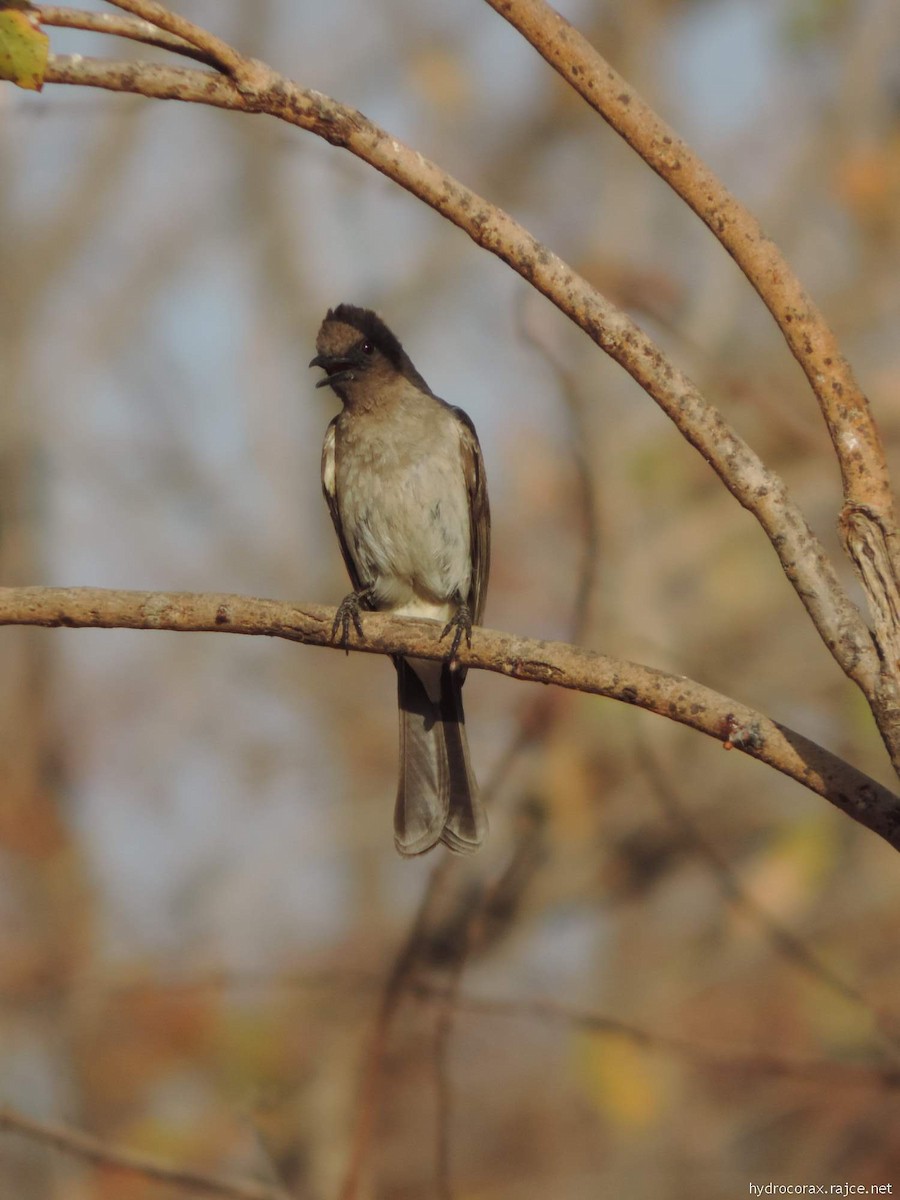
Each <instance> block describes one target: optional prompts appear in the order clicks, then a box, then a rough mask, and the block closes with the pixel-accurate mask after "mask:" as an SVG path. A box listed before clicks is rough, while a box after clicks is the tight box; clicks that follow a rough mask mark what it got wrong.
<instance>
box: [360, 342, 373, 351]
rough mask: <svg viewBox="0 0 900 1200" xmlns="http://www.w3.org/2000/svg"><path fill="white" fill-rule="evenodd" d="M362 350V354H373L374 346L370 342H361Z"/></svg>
mask: <svg viewBox="0 0 900 1200" xmlns="http://www.w3.org/2000/svg"><path fill="white" fill-rule="evenodd" d="M362 352H363V354H374V353H375V347H374V346H373V345H372V343H371V342H363V344H362Z"/></svg>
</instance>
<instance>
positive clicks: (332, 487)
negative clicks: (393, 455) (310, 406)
mask: <svg viewBox="0 0 900 1200" xmlns="http://www.w3.org/2000/svg"><path fill="white" fill-rule="evenodd" d="M337 422H338V418H337V417H334V419H333V420H332V421H331V423H330V424H329V426H328V429H327V430H326V432H325V444H324V445H323V446H322V491H323V492H324V494H325V503H326V504H327V505H328V511H329V512H330V513H331V520H332V522H333V524H334V530H335V533H336V534H337V536H338V542H339V543H340V547H341V554H342V555H343V557H344V564H345V565H346V567H347V574H348V575H349V576H350V582H351V583H352V584H353V590H354V592H361V591H362V590H363V587H364V586H365V585H364V584H363V582H362V581H361V579H360V577H359V572H358V571H357V569H356V564H355V563H354V561H353V559H352V558H351V557H350V550H349V549H348V546H347V539H346V538H345V537H344V527H343V525H342V524H341V510H340V508H339V506H338V498H337V467H336V463H335V437H336V435H337ZM367 607H368V606H367Z"/></svg>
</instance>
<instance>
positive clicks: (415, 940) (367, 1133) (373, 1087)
mask: <svg viewBox="0 0 900 1200" xmlns="http://www.w3.org/2000/svg"><path fill="white" fill-rule="evenodd" d="M455 861H456V860H454V859H452V858H450V857H449V856H445V857H444V858H443V859H441V861H440V862H439V863H438V865H437V866H436V867H435V869H434V870H433V871H432V872H431V875H430V877H429V879H428V886H427V888H426V889H425V892H424V894H423V896H422V899H421V901H420V902H419V907H418V909H417V911H416V915H415V917H414V918H413V922H412V925H411V927H410V930H409V933H408V934H407V935H406V939H405V941H404V942H403V944H402V945H401V947H400V949H399V950H398V951H397V953H396V955H395V956H394V961H393V963H392V964H391V968H390V971H389V972H388V975H387V978H386V980H385V982H384V984H383V986H382V991H381V1000H380V1003H379V1005H378V1012H377V1014H376V1017H375V1025H374V1028H373V1030H372V1033H371V1036H370V1039H369V1046H368V1051H367V1054H366V1064H365V1068H364V1072H363V1081H362V1085H361V1087H360V1096H359V1109H358V1113H357V1118H356V1126H355V1129H354V1132H353V1139H352V1143H351V1148H350V1159H349V1162H348V1164H347V1171H346V1174H345V1176H344V1181H343V1183H342V1184H341V1190H340V1200H355V1197H356V1196H357V1195H358V1194H359V1189H360V1184H361V1182H362V1176H363V1171H364V1169H365V1165H366V1160H367V1158H368V1153H369V1148H370V1146H371V1144H372V1135H373V1134H374V1132H375V1117H376V1112H377V1110H378V1107H379V1104H380V1101H381V1081H382V1077H383V1074H384V1059H385V1054H386V1053H387V1046H388V1038H389V1036H390V1031H391V1025H392V1023H393V1020H394V1017H395V1016H396V1015H397V1012H398V1010H399V1008H400V1005H401V1003H402V1002H403V997H404V995H405V994H406V993H407V989H408V987H409V982H410V979H411V977H412V973H413V971H414V970H415V968H416V966H417V965H418V962H419V958H420V956H421V954H422V949H423V945H424V943H425V942H426V940H427V937H428V929H429V924H430V918H431V915H432V909H433V905H434V904H435V902H436V901H437V900H438V899H439V898H440V895H441V893H442V891H443V887H444V884H445V883H446V882H447V879H448V877H449V876H450V875H451V874H452V872H453V869H454V866H453V864H454V862H455Z"/></svg>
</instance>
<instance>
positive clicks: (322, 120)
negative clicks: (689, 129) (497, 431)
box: [45, 43, 880, 696]
mask: <svg viewBox="0 0 900 1200" xmlns="http://www.w3.org/2000/svg"><path fill="white" fill-rule="evenodd" d="M195 44H196V43H195ZM231 75H232V77H231V78H229V77H227V76H224V75H219V74H216V73H213V72H210V71H201V70H195V69H186V68H184V67H168V66H161V65H160V64H157V63H138V62H125V63H122V62H112V61H107V60H101V59H93V58H83V57H81V56H75V57H73V56H65V55H51V56H50V61H49V63H48V67H47V71H46V76H45V78H46V81H47V82H48V83H65V84H75V85H82V86H87V87H100V88H107V89H109V90H111V91H119V92H132V93H138V94H140V95H144V96H148V97H152V98H156V99H162V100H182V101H186V102H189V103H197V104H209V105H213V106H215V107H218V108H228V109H234V110H237V111H241V112H250V113H268V114H269V115H271V116H274V117H277V118H279V119H280V120H283V121H286V122H288V123H290V124H292V125H296V126H298V127H299V128H301V129H306V130H308V131H310V132H312V133H314V134H316V135H318V136H319V137H322V138H324V139H325V140H326V141H328V142H330V143H331V144H332V145H335V146H340V147H343V148H344V149H346V150H348V151H350V153H352V154H354V155H356V156H357V157H358V158H360V159H362V160H363V161H364V162H367V163H369V165H370V166H372V167H374V168H375V169H376V170H377V171H380V172H381V173H382V174H384V175H386V176H387V177H388V178H389V179H392V180H393V181H394V182H395V183H397V184H399V185H400V186H401V187H403V188H405V189H406V190H407V191H408V192H410V193H411V194H412V195H414V196H416V197H417V198H418V199H420V200H422V201H424V202H425V203H426V204H428V205H429V206H430V207H432V208H433V209H435V211H437V212H439V213H440V214H441V215H442V216H444V217H446V218H447V220H449V221H452V222H453V224H455V225H456V226H458V227H459V228H460V229H462V230H463V231H464V232H465V233H467V234H468V235H469V237H471V238H472V240H473V241H474V242H476V243H477V244H478V245H479V246H481V247H483V248H484V249H485V250H488V251H489V252H490V253H491V254H495V255H496V256H497V257H498V258H500V259H502V261H503V262H505V263H507V264H508V265H509V266H510V267H512V269H513V270H515V271H516V272H517V273H518V274H519V275H521V276H522V277H523V278H524V279H525V280H527V281H528V282H529V283H530V284H531V285H532V286H533V287H535V288H536V289H537V290H538V291H540V292H541V293H543V295H545V296H546V297H547V298H548V299H549V300H550V301H551V302H552V303H553V304H555V305H556V307H557V308H559V309H560V311H561V312H563V313H565V315H566V316H568V317H569V318H571V320H572V321H574V322H575V324H577V325H578V326H579V327H580V328H581V329H583V330H584V331H585V332H586V333H587V334H588V335H589V336H590V337H591V338H592V340H593V341H594V342H595V343H596V344H597V345H598V346H600V348H601V349H603V350H604V351H605V352H606V353H607V354H609V355H610V357H612V358H613V359H614V360H615V361H616V362H617V363H619V365H620V366H622V367H623V368H624V369H625V370H626V371H627V372H628V373H629V375H631V376H632V378H633V379H635V380H636V382H637V383H639V384H640V386H641V387H642V388H644V389H645V390H646V391H647V393H648V394H649V395H650V396H652V398H653V399H654V400H655V401H656V402H657V403H658V404H659V405H660V407H661V408H662V409H663V410H664V411H665V413H666V414H667V416H669V417H670V419H671V420H672V421H673V422H674V424H675V425H676V426H677V428H678V429H679V431H680V432H681V433H682V435H683V436H684V437H685V438H686V439H687V440H688V441H689V442H690V443H691V445H693V446H694V447H695V448H696V449H697V450H698V451H699V452H700V454H702V456H703V457H704V458H705V459H706V461H707V462H708V463H709V464H710V465H711V466H712V468H713V469H714V470H715V471H716V473H717V474H718V475H719V477H720V479H721V480H722V482H723V483H724V484H725V486H726V487H727V488H728V489H729V491H730V492H731V493H732V495H734V496H735V498H736V499H737V500H738V501H739V503H741V504H742V505H743V506H744V507H745V508H746V509H747V510H748V511H749V512H751V513H753V515H754V516H755V517H756V519H757V520H758V521H759V523H760V524H761V526H762V527H763V529H764V530H765V532H766V534H767V536H768V537H769V540H770V541H771V543H772V546H773V547H774V549H775V551H776V553H777V554H778V557H779V559H780V561H781V565H782V568H783V570H784V572H785V574H786V576H787V578H788V579H789V581H790V582H791V584H792V585H793V587H794V589H795V591H796V592H797V595H798V596H799V597H800V600H801V601H802V603H803V605H804V606H805V608H806V610H807V612H808V613H809V615H810V617H811V619H812V621H813V623H814V625H815V627H816V629H817V630H818V631H819V634H820V636H821V637H822V639H823V641H824V642H825V644H826V646H827V647H828V649H829V650H830V651H831V653H832V654H833V655H834V657H835V659H836V661H837V662H838V664H839V665H840V667H841V669H842V670H843V671H844V672H845V673H846V674H847V675H848V676H849V677H850V678H851V679H853V680H854V681H855V682H856V683H857V684H858V685H859V686H860V687H861V688H862V689H863V691H864V692H865V693H866V695H867V696H870V695H871V694H872V693H873V691H874V690H875V687H876V682H877V679H878V676H879V670H880V664H879V661H878V655H877V653H876V650H875V647H874V645H873V643H872V639H871V636H870V634H869V630H868V629H867V627H866V625H865V622H864V621H863V620H862V618H861V616H860V614H859V612H858V611H857V609H856V608H855V606H854V605H853V604H852V603H851V602H850V600H849V598H848V597H847V595H846V593H845V591H844V589H843V587H842V586H841V583H840V581H839V579H838V577H837V573H836V572H835V570H834V567H833V565H832V564H831V562H830V561H829V559H828V556H827V555H826V554H825V552H824V550H823V548H822V546H821V544H820V543H819V541H818V539H817V538H816V537H815V535H814V534H813V532H812V530H811V529H810V528H809V525H808V524H807V522H806V519H805V517H804V516H803V513H802V512H801V510H800V508H799V507H798V506H797V505H796V503H795V502H794V501H793V499H792V498H791V496H790V494H789V492H788V490H787V487H786V486H785V484H784V482H783V480H782V479H781V478H780V477H779V476H778V475H777V474H776V473H775V472H773V471H770V470H769V469H768V468H767V467H766V465H765V464H764V463H763V462H762V460H761V459H760V458H759V456H758V455H756V454H755V453H754V452H753V450H752V449H751V448H750V447H749V446H748V445H747V444H746V442H744V441H743V439H742V438H740V437H739V436H738V434H737V433H736V431H735V430H733V429H732V428H731V427H730V426H729V425H728V423H727V422H726V421H725V419H724V418H723V417H722V415H721V413H719V412H718V411H717V409H716V408H715V407H714V406H713V405H711V404H710V403H709V402H708V401H707V400H706V399H705V398H704V397H703V396H702V394H701V393H700V392H699V391H698V389H697V387H696V386H695V385H694V383H693V382H692V381H691V380H690V379H689V378H688V377H687V376H686V375H685V374H684V373H683V372H681V371H679V370H678V369H677V368H676V367H675V366H674V365H673V364H672V363H671V362H670V361H669V360H668V359H667V358H666V357H665V355H664V354H663V353H662V351H661V350H660V349H659V348H658V347H657V346H656V345H655V344H654V343H653V342H652V341H651V339H650V338H648V337H647V336H646V334H645V333H643V331H642V330H641V329H640V328H639V327H638V326H637V325H636V324H635V323H634V322H633V321H632V320H631V319H630V318H629V317H628V316H627V315H626V314H625V313H623V312H621V311H620V310H619V309H617V308H616V307H615V305H613V304H611V303H610V302H609V301H608V300H607V299H606V298H605V297H604V296H602V295H601V294H600V293H599V292H597V291H596V290H595V289H594V288H593V287H591V285H590V284H589V283H588V282H587V280H585V279H583V278H582V277H581V276H580V275H578V274H577V273H576V272H575V271H573V270H572V269H571V268H570V267H569V266H568V265H567V264H566V263H565V262H563V260H562V259H560V258H559V257H558V256H557V255H555V254H553V253H552V252H551V251H550V250H548V249H547V247H546V246H544V245H543V244H542V243H540V242H539V241H538V240H537V239H536V238H535V237H533V236H532V235H531V234H530V233H529V232H528V231H527V230H526V229H525V228H524V227H523V226H522V225H520V224H519V223H518V222H517V221H515V220H514V219H513V218H512V217H511V216H510V215H509V214H508V213H506V212H504V211H503V210H502V209H500V208H497V207H496V206H494V205H492V204H490V203H489V202H488V201H487V200H485V199H484V198H483V197H481V196H479V195H477V194H476V193H475V192H473V191H471V190H470V189H469V188H466V187H465V186H464V185H463V184H461V183H460V182H459V181H458V180H456V179H454V178H453V177H452V176H451V175H448V174H447V173H446V172H445V171H443V170H442V169H441V168H440V167H439V166H437V164H435V163H433V162H431V161H429V160H428V159H426V158H424V157H423V156H422V155H421V154H419V153H418V152H417V151H415V150H413V149H412V148H411V147H409V146H406V145H404V144H403V143H402V142H400V141H398V140H397V139H396V138H393V137H391V136H390V134H388V133H386V132H385V131H384V130H383V129H380V128H379V127H378V126H377V125H375V124H373V123H372V122H371V121H369V120H368V119H367V118H366V117H364V116H363V114H362V113H360V112H357V111H356V110H355V109H352V108H347V107H345V106H343V105H341V104H338V103H337V102H336V101H335V100H332V99H331V98H329V97H328V96H324V95H322V93H321V92H316V91H312V90H310V89H304V88H301V87H300V86H299V85H297V84H296V83H293V82H291V81H290V80H288V79H285V78H284V77H283V76H281V75H278V74H277V73H276V72H275V71H273V70H272V69H271V68H270V67H268V66H266V65H265V64H264V63H260V62H258V61H256V60H255V59H244V60H242V64H241V66H240V67H239V68H234V69H232V71H231Z"/></svg>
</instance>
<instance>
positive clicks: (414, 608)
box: [309, 304, 491, 855]
mask: <svg viewBox="0 0 900 1200" xmlns="http://www.w3.org/2000/svg"><path fill="white" fill-rule="evenodd" d="M309 365H310V366H311V367H313V366H315V367H322V368H323V369H324V370H325V372H326V375H325V378H324V379H320V380H319V382H318V383H317V384H316V387H326V386H327V387H330V388H332V389H333V391H334V392H335V393H336V394H337V396H338V398H339V399H340V401H341V404H342V406H343V407H342V410H341V412H339V413H338V415H337V416H336V417H335V418H334V420H333V421H332V422H331V424H330V425H329V426H328V431H327V433H326V434H325V445H324V447H323V450H322V488H323V491H324V492H325V499H326V501H327V503H328V509H329V511H330V513H331V519H332V521H333V522H334V527H335V530H336V531H337V535H338V540H339V542H340V546H341V553H342V554H343V556H344V562H345V563H346V565H347V571H348V572H349V575H350V579H351V581H352V583H353V592H352V593H351V594H350V595H349V596H347V597H346V598H345V599H344V601H343V603H342V604H341V606H340V608H339V609H338V617H337V620H336V621H335V636H336V634H337V630H338V629H339V628H341V627H342V629H343V639H344V641H345V642H346V639H347V636H348V633H349V625H350V622H351V620H352V621H353V622H354V624H355V626H356V628H357V631H358V632H360V633H361V629H360V626H359V609H360V607H364V608H368V609H375V610H378V611H380V612H390V613H396V614H397V615H398V616H409V617H430V618H432V619H437V620H439V621H442V622H444V630H443V634H442V636H446V635H447V634H448V633H450V632H451V631H452V633H453V638H452V642H451V646H450V653H449V655H448V661H446V662H443V663H440V662H430V661H428V660H426V659H416V658H402V657H400V656H397V657H395V658H394V666H395V667H396V668H397V694H398V702H399V707H400V778H399V783H398V785H397V801H396V805H395V808H394V844H395V845H396V847H397V849H398V850H399V852H400V853H401V854H404V855H414V854H423V853H424V852H425V851H426V850H430V849H431V847H432V846H434V845H436V844H437V843H438V842H439V841H440V842H443V843H444V845H446V846H447V847H449V849H450V850H454V851H457V852H458V853H467V852H470V851H472V850H476V849H477V848H478V847H479V846H480V845H481V843H482V841H483V840H484V836H485V833H486V832H487V820H486V817H485V813H484V809H483V807H482V804H481V801H480V800H479V797H478V784H477V783H476V781H475V776H474V774H473V772H472V766H471V763H470V762H469V746H468V742H467V740H466V724H465V717H464V715H463V706H462V686H463V681H464V680H465V670H464V669H463V668H461V667H460V666H459V664H458V663H455V662H454V661H453V657H454V655H455V653H456V649H457V648H458V646H459V642H460V640H461V638H462V637H463V636H465V637H466V638H467V639H469V638H470V636H471V629H472V624H473V623H475V624H479V623H480V622H481V616H482V613H483V611H484V600H485V595H486V592H487V583H488V570H489V565H490V536H491V519H490V510H489V507H488V495H487V486H486V483H485V476H484V462H483V460H482V456H481V447H480V446H479V444H478V437H477V435H476V433H475V429H474V427H473V425H472V422H471V421H470V420H469V418H468V417H467V416H466V414H465V413H464V412H462V410H461V409H458V408H453V407H451V406H450V405H449V404H447V403H445V402H444V401H443V400H441V399H439V397H437V396H436V395H435V394H434V392H432V390H431V388H430V387H429V386H428V384H427V383H426V382H425V380H424V379H423V378H422V376H421V375H420V374H419V372H418V371H417V370H416V368H415V367H414V366H413V364H412V362H411V360H410V358H409V355H408V354H407V353H406V352H405V350H404V349H403V347H402V346H401V344H400V342H399V341H398V340H397V338H396V337H395V336H394V334H393V333H391V331H390V330H389V329H388V327H387V326H386V325H385V324H384V322H383V321H382V320H381V319H380V318H379V317H378V316H376V314H375V313H373V312H371V311H369V310H368V309H364V308H357V307H356V306H354V305H351V304H341V305H338V307H337V308H334V309H329V311H328V313H327V315H326V317H325V320H324V321H323V322H322V326H321V328H320V329H319V334H318V337H317V338H316V355H315V358H313V360H312V361H311V362H310V364H309Z"/></svg>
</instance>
